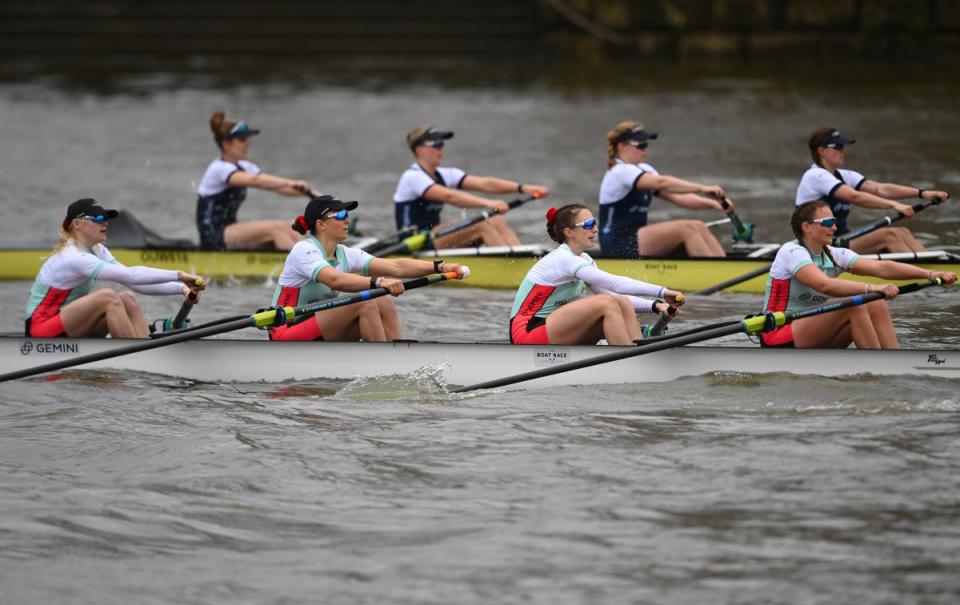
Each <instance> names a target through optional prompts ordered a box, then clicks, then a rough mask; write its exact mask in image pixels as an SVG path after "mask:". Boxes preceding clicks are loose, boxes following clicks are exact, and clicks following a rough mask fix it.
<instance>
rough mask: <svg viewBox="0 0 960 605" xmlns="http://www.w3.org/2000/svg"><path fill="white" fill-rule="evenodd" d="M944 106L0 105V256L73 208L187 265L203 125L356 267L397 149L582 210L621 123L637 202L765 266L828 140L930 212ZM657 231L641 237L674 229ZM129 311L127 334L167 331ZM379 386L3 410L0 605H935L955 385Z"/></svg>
mask: <svg viewBox="0 0 960 605" xmlns="http://www.w3.org/2000/svg"><path fill="white" fill-rule="evenodd" d="M851 74H855V75H853V76H851ZM844 76H846V79H844ZM958 88H960V86H958V85H957V84H956V82H954V81H952V80H950V81H947V80H945V79H943V78H933V77H930V76H929V74H923V73H897V71H896V70H877V69H874V68H869V67H864V68H863V69H859V68H858V69H855V70H854V69H852V68H846V69H838V70H837V71H836V72H835V73H833V72H830V73H815V74H802V75H799V76H793V77H790V78H786V77H784V76H783V75H782V74H772V73H754V72H738V73H737V74H736V75H731V74H730V73H729V72H708V71H704V72H701V73H693V72H691V71H690V70H676V71H675V72H673V71H669V70H653V71H649V70H641V69H638V70H636V72H632V71H627V70H623V71H614V70H598V71H597V72H595V73H583V72H580V71H575V70H570V71H566V70H560V69H557V70H553V71H548V72H546V73H543V74H539V75H537V76H536V77H534V78H532V79H530V78H521V77H519V76H518V75H517V74H516V73H513V72H509V71H507V72H505V73H502V74H501V73H499V72H497V73H491V72H488V71H483V72H478V73H477V74H472V73H471V74H466V75H465V74H460V76H459V78H457V79H453V80H444V81H439V80H431V79H424V78H422V77H419V76H416V77H415V76H414V75H411V74H402V75H401V76H393V77H389V78H388V77H373V76H366V77H362V78H346V77H339V78H332V77H326V78H323V77H316V78H303V77H299V78H294V79H291V80H289V81H287V80H285V79H284V78H279V77H278V78H271V79H265V80H262V81H259V82H255V83H241V84H236V83H232V82H227V83H224V82H222V81H217V80H213V79H204V78H182V77H179V76H156V75H151V76H141V77H128V78H124V79H121V80H118V81H112V82H110V85H109V86H107V87H102V88H100V87H98V88H93V87H89V86H80V85H77V84H76V83H74V82H69V81H67V82H64V81H60V80H50V81H34V82H30V83H6V84H3V85H0V111H2V116H3V119H2V120H0V140H2V141H4V143H5V145H4V159H3V168H2V170H0V199H2V202H3V204H4V206H5V207H6V208H7V211H6V214H5V216H6V217H7V220H5V221H3V222H2V223H0V242H2V243H3V244H4V245H12V244H28V243H35V242H37V241H50V240H52V238H53V237H54V236H55V231H56V225H57V223H58V222H59V219H60V217H61V216H62V213H63V209H64V207H65V205H66V204H67V203H68V202H69V201H72V200H73V199H76V198H78V197H85V196H93V197H96V198H97V199H99V200H101V201H102V202H103V203H104V204H106V205H108V206H111V207H120V208H124V209H128V210H132V211H133V212H135V213H136V215H137V216H138V217H140V218H141V219H143V220H145V221H146V222H148V223H149V224H150V225H151V226H152V227H154V228H155V229H156V230H158V231H159V232H161V233H163V234H165V235H169V236H176V237H186V238H192V239H195V238H196V234H195V231H194V228H193V220H192V216H193V209H194V188H195V186H196V182H197V181H198V179H199V178H200V176H201V174H202V172H203V169H204V167H205V165H206V164H207V162H209V160H210V159H211V158H212V157H213V155H214V151H215V150H214V147H213V145H212V142H211V141H210V137H209V136H208V134H207V132H208V131H207V129H206V119H207V118H208V117H209V114H210V112H212V111H213V110H215V109H219V108H223V109H226V110H227V111H228V112H230V113H232V114H235V115H238V116H239V117H241V118H244V119H246V120H248V121H249V122H251V123H252V124H253V125H254V126H256V127H258V128H261V129H262V130H263V134H262V135H261V136H260V137H257V138H255V139H254V145H253V151H252V153H251V159H252V160H253V161H255V162H257V163H259V164H260V165H261V167H263V168H264V169H265V170H267V171H270V172H274V173H278V174H281V175H285V176H291V177H294V176H295V177H303V178H308V179H309V180H311V181H312V182H314V183H315V184H316V185H317V186H318V187H319V188H321V189H322V190H324V191H329V192H333V193H336V194H337V195H340V196H341V197H344V198H349V199H358V200H360V201H361V207H360V211H359V212H358V213H357V214H358V215H359V217H360V227H361V228H362V229H364V230H365V231H367V232H369V233H372V234H375V235H382V234H385V233H388V232H389V231H390V227H391V225H392V207H391V206H390V203H389V201H390V197H391V194H392V192H393V187H394V185H395V183H396V179H397V177H398V175H399V173H400V172H401V171H402V170H403V168H404V167H405V166H406V165H407V164H408V163H409V161H410V158H409V156H408V152H407V150H406V149H405V147H404V145H403V136H404V133H405V132H406V131H407V130H409V129H410V128H412V127H413V126H414V125H416V124H420V123H433V124H436V125H437V126H438V127H442V128H451V129H453V130H455V131H456V133H457V134H456V137H455V138H454V139H453V140H452V141H451V142H450V145H449V147H448V149H447V163H449V164H451V165H460V166H462V167H464V168H466V169H467V170H468V171H472V172H474V173H476V174H496V175H502V176H505V177H508V178H515V179H520V180H524V181H530V182H543V183H546V184H548V185H550V186H551V187H552V188H553V189H554V191H555V192H556V195H555V196H554V198H552V199H551V200H549V201H550V202H551V203H553V204H557V203H561V202H566V201H572V200H588V201H592V200H594V199H595V195H596V193H595V192H596V189H597V186H598V183H599V180H600V178H601V177H602V174H603V170H604V166H605V152H604V140H603V136H604V133H605V132H606V130H607V129H608V128H609V127H611V126H612V125H613V124H615V123H616V122H618V121H620V120H621V119H628V118H635V119H640V120H643V121H645V122H646V123H647V125H648V126H649V127H650V128H651V129H652V130H654V131H657V132H659V133H660V135H661V136H660V138H659V139H658V140H657V141H655V144H654V146H652V147H651V149H652V153H651V157H650V161H651V162H652V163H653V164H654V165H655V166H657V167H658V168H659V169H660V170H661V171H662V172H664V173H667V174H674V175H677V176H681V177H686V178H690V179H693V180H698V181H705V182H711V183H712V182H717V183H720V184H723V185H724V186H726V187H727V188H728V190H729V192H730V195H731V197H732V198H733V199H734V201H735V202H736V203H737V204H738V208H739V209H740V212H741V214H742V215H743V216H744V218H746V219H747V220H750V221H751V222H754V223H755V224H756V225H757V237H758V239H761V240H767V241H779V240H784V239H786V238H787V236H788V228H787V226H786V220H787V217H788V216H789V213H790V210H791V207H792V198H793V192H794V190H795V188H796V183H797V180H798V178H799V176H800V174H801V173H802V172H803V170H804V169H805V167H806V166H807V164H808V163H809V162H808V158H807V155H806V153H805V138H806V135H807V134H808V132H809V131H810V130H812V129H813V128H814V127H816V126H818V125H821V124H828V125H836V126H839V127H841V128H843V129H844V131H846V132H849V133H850V134H852V135H854V136H855V137H856V138H857V139H858V143H857V144H856V145H854V146H853V147H852V149H851V151H850V152H849V154H848V164H849V166H850V167H852V168H854V169H857V170H859V171H861V172H863V173H864V174H867V175H868V176H870V177H872V178H876V179H878V180H893V181H897V182H904V183H909V184H916V185H919V186H924V187H928V188H929V187H933V186H936V187H939V188H946V189H948V190H950V189H952V190H954V191H955V190H956V189H957V185H958V183H960V170H958V169H957V166H958V159H960V143H957V141H956V139H955V133H956V132H957V131H958V127H960V114H958V112H957V110H956V107H955V99H956V96H957V92H958ZM300 204H301V202H300V201H299V200H291V199H284V198H273V197H270V196H268V195H265V194H260V193H257V192H252V193H251V196H250V198H249V200H248V202H247V204H246V205H245V206H244V208H243V209H242V211H241V216H242V218H247V219H253V218H292V216H294V215H295V214H297V213H298V212H299V211H300V210H301V207H300ZM655 208H656V210H655V212H654V213H653V216H654V218H655V219H656V218H667V217H676V216H681V214H680V213H679V212H678V211H676V210H674V209H673V208H672V207H666V205H663V204H660V205H657V206H655ZM541 210H542V208H541V209H537V210H533V209H523V210H521V211H518V212H517V213H515V214H514V215H511V217H510V221H511V224H513V225H514V226H515V227H516V228H517V230H518V231H519V232H520V233H521V234H522V236H523V238H524V239H525V240H526V241H531V242H532V241H544V238H543V237H542V231H541V230H542V212H541ZM928 212H929V214H928V215H927V216H919V217H918V218H917V219H916V220H915V221H914V222H913V227H914V229H915V230H916V231H918V232H920V233H921V234H922V235H923V236H924V237H925V238H926V239H927V240H928V241H930V242H931V243H933V242H940V243H946V244H955V243H956V241H957V229H958V226H960V213H958V212H957V211H956V210H955V207H954V206H953V205H951V204H948V205H947V206H945V207H942V208H938V209H936V210H932V211H928ZM925 214H926V213H925ZM697 216H700V217H701V218H704V219H707V220H709V219H711V218H715V217H713V216H711V215H709V214H703V215H697ZM874 216H876V215H875V214H870V213H868V212H866V211H858V212H857V218H858V220H853V221H852V223H853V224H855V225H857V224H861V223H865V222H867V221H868V220H869V219H871V218H873V217H874ZM28 288H29V284H27V283H3V284H0V306H2V307H3V308H4V309H7V311H8V312H7V313H5V314H4V319H3V320H2V322H3V323H2V325H0V329H2V330H4V331H15V330H19V329H21V327H22V324H21V321H20V313H21V309H22V306H23V304H24V302H25V298H26V291H27V289H28ZM271 291H272V289H271V287H270V285H269V284H226V285H222V286H220V287H218V288H211V289H210V290H208V291H207V292H206V293H205V299H204V301H203V304H202V305H201V307H200V308H198V309H197V310H196V311H195V314H196V319H197V320H206V319H211V318H216V317H221V316H227V315H235V314H243V313H249V312H251V311H253V310H255V309H256V308H258V307H261V306H265V305H266V304H267V303H268V301H269V296H270V293H271ZM511 300H512V293H510V292H488V291H479V290H472V289H462V288H460V289H454V288H444V287H432V288H426V289H422V290H417V291H413V292H410V293H409V294H407V295H405V296H403V297H401V298H400V299H399V300H398V304H399V307H400V312H401V316H402V320H403V323H404V328H405V330H406V332H407V336H409V337H412V338H433V339H449V340H453V339H462V338H475V339H483V340H488V339H502V338H504V336H505V321H506V315H507V313H508V312H509V307H510V302H511ZM956 301H957V298H956V295H955V294H954V293H953V292H952V291H950V292H944V291H931V290H927V291H924V292H921V293H918V294H914V295H910V296H905V297H903V298H902V299H900V300H897V301H895V302H894V305H893V308H894V313H895V315H896V323H897V328H898V332H899V334H900V337H901V341H902V343H903V344H904V345H905V346H944V347H950V348H956V347H957V343H958V338H960V329H958V328H957V327H956V317H957V314H958V311H960V303H958V302H956ZM144 305H145V307H146V309H147V312H148V315H149V316H151V317H159V316H162V315H164V314H169V313H171V312H172V311H173V310H174V309H175V307H176V303H175V302H171V301H169V300H163V299H151V298H145V299H144ZM758 305H759V298H758V297H756V296H749V295H730V296H718V297H711V298H699V299H694V300H692V301H691V304H690V305H688V307H687V308H686V309H685V311H684V315H683V318H682V319H683V320H684V322H685V324H686V325H687V326H693V325H704V324H707V323H711V322H714V321H720V320H725V319H730V318H734V317H740V316H742V315H743V314H745V313H747V312H751V311H753V310H755V308H756V307H757V306H758ZM678 321H679V320H678ZM237 336H239V337H249V338H259V337H261V336H260V335H258V334H256V333H242V334H238V335H237ZM724 344H731V345H746V344H748V343H746V342H745V341H744V339H743V337H729V338H728V339H726V340H725V341H724ZM317 360H318V361H317V363H318V367H321V368H322V363H323V350H322V345H319V346H318V348H317ZM216 361H218V362H227V363H228V362H229V361H228V360H216ZM264 363H275V361H274V360H270V359H265V360H264ZM375 380H382V379H373V378H370V377H366V378H361V379H358V380H357V381H355V382H354V383H349V384H348V383H345V382H342V381H329V380H322V379H321V380H316V381H311V382H304V383H297V384H283V385H277V384H263V383H258V382H251V383H242V384H211V383H196V382H190V381H184V380H182V379H178V378H175V377H162V376H155V375H149V374H121V373H116V372H91V371H69V372H66V373H63V374H58V375H55V376H52V377H48V378H40V379H33V380H25V381H19V382H12V383H4V384H2V385H0V468H2V472H0V509H2V510H3V511H4V513H3V515H2V516H0V602H2V603H7V602H9V603H50V602H63V603H65V602H69V603H98V604H100V603H127V602H137V603H171V602H176V603H220V602H227V601H229V602H232V603H299V602H325V603H384V602H390V603H450V602H462V603H490V602H499V603H647V602H649V603H703V602H727V603H837V602H865V603H954V602H956V601H957V599H958V598H960V579H958V576H957V574H956V569H957V567H958V565H960V530H958V527H960V523H958V521H960V508H958V504H957V503H958V493H960V492H958V488H960V485H958V483H960V480H958V478H957V477H958V473H957V469H958V465H960V447H958V442H960V429H958V421H960V395H958V394H957V392H958V390H957V387H958V384H957V382H956V381H951V380H931V379H922V380H920V379H905V378H903V377H893V376H858V377H852V378H843V379H823V378H812V377H805V376H794V375H789V374H784V375H757V374H751V373H750V372H749V368H744V371H743V372H742V373H738V374H724V375H707V376H697V377H690V378H685V379H682V380H678V381H675V382H671V383H666V384H655V385H643V384H629V383H627V384H623V385H616V386H605V387H591V388H569V389H563V390H555V391H553V390H543V389H533V390H520V391H494V392H485V393H475V394H470V395H452V394H449V393H447V392H445V390H444V389H442V388H438V387H437V383H438V382H440V383H442V376H441V377H437V376H433V377H428V378H426V379H425V378H423V377H417V376H399V377H393V378H391V380H395V381H398V382H399V383H407V384H408V386H410V387H411V388H410V389H406V391H407V394H406V395H402V396H398V397H396V398H384V397H371V396H369V395H365V386H366V385H369V384H372V383H373V382H374V381H375ZM625 380H628V378H627V377H625ZM411 391H412V392H418V393H419V394H417V395H410V394H409V392H411Z"/></svg>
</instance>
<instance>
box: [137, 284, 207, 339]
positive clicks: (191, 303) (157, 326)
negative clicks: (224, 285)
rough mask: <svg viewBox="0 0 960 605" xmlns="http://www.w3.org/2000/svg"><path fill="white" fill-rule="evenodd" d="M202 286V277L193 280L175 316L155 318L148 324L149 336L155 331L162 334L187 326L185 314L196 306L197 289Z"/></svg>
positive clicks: (188, 323)
mask: <svg viewBox="0 0 960 605" xmlns="http://www.w3.org/2000/svg"><path fill="white" fill-rule="evenodd" d="M204 287H205V285H204V283H203V280H202V279H197V280H195V281H194V283H193V287H192V288H191V289H190V292H189V293H188V294H187V297H186V299H185V300H184V301H183V304H181V305H180V310H179V311H177V314H176V315H175V316H173V317H165V318H163V319H156V320H154V321H153V323H152V324H150V338H153V337H154V335H155V334H157V333H160V334H162V333H163V332H171V331H173V330H182V329H183V328H189V327H190V320H188V319H187V315H189V314H190V311H192V310H193V308H194V307H195V306H197V291H198V290H202V289H203V288H204Z"/></svg>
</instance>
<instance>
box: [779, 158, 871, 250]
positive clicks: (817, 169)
mask: <svg viewBox="0 0 960 605" xmlns="http://www.w3.org/2000/svg"><path fill="white" fill-rule="evenodd" d="M866 180H867V177H865V176H863V175H862V174H860V173H859V172H857V171H855V170H847V169H846V168H838V169H837V170H836V172H830V171H829V170H827V169H826V168H823V167H821V166H817V165H816V164H810V167H809V168H807V171H806V172H804V173H803V177H802V178H801V179H800V185H799V186H797V199H796V205H797V206H800V205H802V204H806V203H807V202H813V201H817V200H822V201H824V202H826V203H827V204H828V205H829V206H830V210H832V211H833V216H835V217H836V218H837V235H843V234H844V233H846V232H848V231H850V229H849V228H848V227H847V216H849V215H850V203H849V202H845V201H843V200H841V199H837V198H836V197H834V195H833V194H834V193H835V192H836V191H837V189H839V188H840V187H841V186H842V185H847V186H848V187H851V188H853V189H855V190H857V191H859V190H860V187H861V186H862V185H863V183H864V181H866Z"/></svg>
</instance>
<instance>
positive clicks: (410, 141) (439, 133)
mask: <svg viewBox="0 0 960 605" xmlns="http://www.w3.org/2000/svg"><path fill="white" fill-rule="evenodd" d="M452 138H453V132H452V131H450V130H437V129H436V128H434V127H433V126H418V127H417V128H414V129H413V130H411V131H410V132H409V133H407V145H410V149H415V148H416V147H417V146H418V145H423V144H424V143H425V142H426V141H445V140H447V139H452Z"/></svg>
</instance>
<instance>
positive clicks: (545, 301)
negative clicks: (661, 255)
mask: <svg viewBox="0 0 960 605" xmlns="http://www.w3.org/2000/svg"><path fill="white" fill-rule="evenodd" d="M588 283H589V284H590V286H589V289H590V290H591V291H592V293H597V294H622V295H625V296H627V297H628V298H629V299H630V301H631V303H632V304H633V306H634V308H635V309H638V310H642V311H650V310H651V309H652V306H653V304H654V303H655V302H656V301H654V300H647V299H644V298H637V297H642V296H649V297H661V296H663V293H664V288H663V287H662V286H655V285H652V284H648V283H646V282H642V281H639V280H635V279H630V278H628V277H622V276H618V275H611V274H610V273H607V272H606V271H601V270H600V269H598V268H597V263H596V261H594V260H593V259H592V258H591V257H590V255H589V254H587V253H586V252H584V253H582V254H580V255H579V256H578V255H576V254H574V253H573V251H572V250H571V249H570V247H569V246H568V245H567V244H561V245H560V246H558V247H557V248H556V249H555V250H553V251H552V252H550V253H549V254H547V255H546V256H544V257H543V258H542V259H540V260H539V261H538V262H537V264H535V265H534V266H533V267H532V268H531V269H530V271H529V272H527V275H526V277H524V278H523V282H522V283H521V284H520V288H519V289H518V290H517V295H516V297H515V298H514V299H513V308H512V309H511V311H510V318H511V319H510V342H512V343H514V344H549V339H548V337H547V329H546V322H547V316H549V315H550V313H552V312H554V311H555V310H557V309H558V308H559V307H561V306H562V305H565V304H567V303H569V302H571V301H574V300H577V299H578V298H582V297H583V296H585V295H587V289H588V285H587V284H588Z"/></svg>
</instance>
